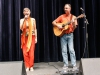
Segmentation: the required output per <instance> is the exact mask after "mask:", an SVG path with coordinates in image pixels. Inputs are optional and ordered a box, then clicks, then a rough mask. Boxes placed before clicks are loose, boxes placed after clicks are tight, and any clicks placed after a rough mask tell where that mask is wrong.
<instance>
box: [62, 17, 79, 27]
mask: <svg viewBox="0 0 100 75" xmlns="http://www.w3.org/2000/svg"><path fill="white" fill-rule="evenodd" d="M78 18H79V17H76V18H75V19H74V20H77V19H78ZM70 23H72V20H71V21H69V22H67V23H66V24H63V25H62V27H64V26H66V25H69V24H70Z"/></svg>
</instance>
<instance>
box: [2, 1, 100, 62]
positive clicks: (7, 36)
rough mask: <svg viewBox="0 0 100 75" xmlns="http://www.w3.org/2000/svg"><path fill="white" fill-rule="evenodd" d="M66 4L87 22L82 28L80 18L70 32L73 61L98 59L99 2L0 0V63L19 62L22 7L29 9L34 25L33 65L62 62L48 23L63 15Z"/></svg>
mask: <svg viewBox="0 0 100 75" xmlns="http://www.w3.org/2000/svg"><path fill="white" fill-rule="evenodd" d="M66 3H70V4H71V5H72V11H71V12H72V14H74V15H76V16H79V15H80V14H82V12H81V10H80V7H82V8H83V9H84V12H85V14H86V18H87V19H88V22H89V24H88V25H86V24H85V23H84V18H81V19H78V27H77V29H76V30H75V32H74V48H75V52H76V58H77V60H80V58H82V57H84V58H95V57H100V54H99V50H100V46H99V45H100V39H99V38H100V36H99V32H100V26H99V24H100V21H99V19H100V15H99V13H100V10H99V9H100V0H0V61H15V60H16V61H18V60H23V56H22V51H21V49H20V29H19V20H20V18H23V8H24V7H28V8H30V10H31V16H32V17H34V18H35V19H36V23H37V32H38V43H37V44H36V49H35V62H49V61H62V55H61V49H60V38H59V37H56V36H55V35H54V33H53V26H52V21H53V20H54V19H55V18H57V17H58V16H59V15H61V14H63V13H64V11H63V7H64V4H66ZM86 27H87V34H88V39H87V38H86ZM86 40H87V41H86ZM86 42H87V43H86ZM85 43H86V47H85Z"/></svg>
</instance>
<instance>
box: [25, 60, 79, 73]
mask: <svg viewBox="0 0 100 75" xmlns="http://www.w3.org/2000/svg"><path fill="white" fill-rule="evenodd" d="M62 66H63V62H41V63H35V65H34V71H33V72H30V71H28V72H27V75H61V74H60V73H61V72H60V71H62ZM77 67H78V68H79V61H77ZM69 70H72V67H71V65H70V62H69ZM59 72H60V73H59ZM65 75H66V74H65ZM69 75H70V74H69Z"/></svg>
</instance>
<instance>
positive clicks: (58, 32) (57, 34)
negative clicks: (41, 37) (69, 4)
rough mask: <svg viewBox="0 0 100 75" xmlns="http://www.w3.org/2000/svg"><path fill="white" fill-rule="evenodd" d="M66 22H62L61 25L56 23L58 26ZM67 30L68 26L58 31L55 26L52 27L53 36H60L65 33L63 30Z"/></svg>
mask: <svg viewBox="0 0 100 75" xmlns="http://www.w3.org/2000/svg"><path fill="white" fill-rule="evenodd" d="M65 23H66V22H63V23H57V24H59V25H62V26H63V24H65ZM67 29H68V25H66V26H64V27H63V28H61V29H59V28H58V27H57V26H54V27H53V31H54V34H55V36H62V35H63V34H64V33H65V30H67Z"/></svg>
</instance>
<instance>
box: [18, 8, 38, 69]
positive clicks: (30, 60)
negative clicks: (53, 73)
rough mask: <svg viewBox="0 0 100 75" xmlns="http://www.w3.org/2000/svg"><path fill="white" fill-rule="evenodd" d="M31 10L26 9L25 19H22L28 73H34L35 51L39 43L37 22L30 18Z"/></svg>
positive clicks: (21, 25) (24, 54)
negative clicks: (36, 44)
mask: <svg viewBox="0 0 100 75" xmlns="http://www.w3.org/2000/svg"><path fill="white" fill-rule="evenodd" d="M30 13H31V12H30V9H29V8H24V10H23V14H24V18H22V19H20V29H21V30H22V33H21V48H22V51H23V57H24V62H25V67H26V71H29V70H30V71H34V69H33V66H34V51H35V43H37V29H36V20H35V19H34V18H31V17H30Z"/></svg>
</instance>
